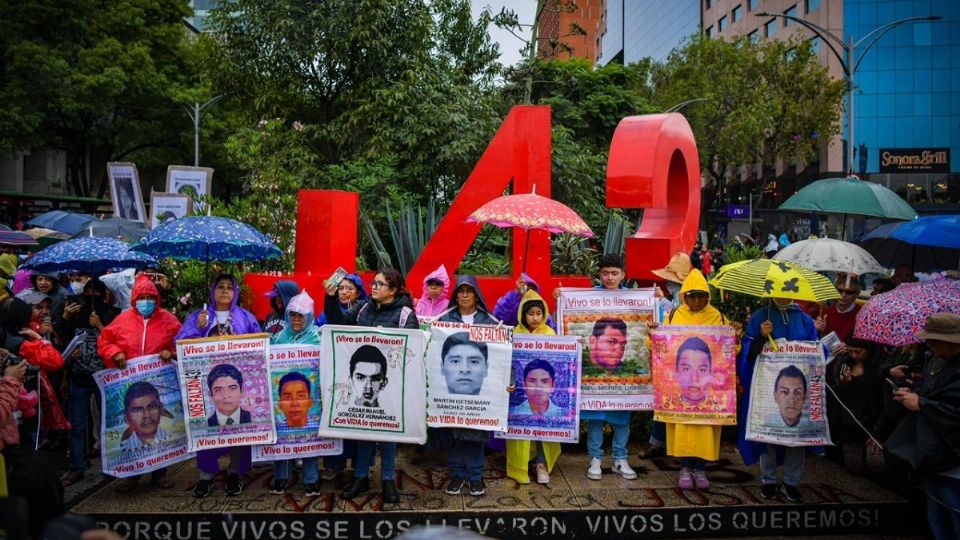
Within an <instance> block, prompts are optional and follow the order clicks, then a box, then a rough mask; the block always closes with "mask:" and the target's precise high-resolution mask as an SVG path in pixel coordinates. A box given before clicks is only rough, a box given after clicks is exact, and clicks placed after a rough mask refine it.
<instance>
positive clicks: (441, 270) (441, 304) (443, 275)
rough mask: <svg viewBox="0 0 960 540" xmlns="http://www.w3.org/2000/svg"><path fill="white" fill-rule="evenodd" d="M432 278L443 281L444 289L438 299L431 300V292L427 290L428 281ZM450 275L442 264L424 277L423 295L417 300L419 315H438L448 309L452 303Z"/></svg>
mask: <svg viewBox="0 0 960 540" xmlns="http://www.w3.org/2000/svg"><path fill="white" fill-rule="evenodd" d="M431 279H435V280H437V281H439V282H441V283H443V290H442V291H440V296H438V297H437V299H436V300H430V294H429V291H428V290H427V282H428V281H430V280H431ZM449 296H450V276H449V275H448V274H447V269H446V267H444V266H443V265H442V264H441V265H440V266H438V267H437V269H436V270H434V271H433V272H432V273H431V274H429V275H428V276H427V277H425V278H423V296H421V297H420V299H419V300H417V303H416V307H417V310H416V311H417V315H423V316H425V317H436V316H438V315H440V314H441V313H443V312H444V311H446V310H447V307H449V305H450V298H449Z"/></svg>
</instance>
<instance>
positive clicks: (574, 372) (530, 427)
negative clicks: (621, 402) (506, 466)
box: [496, 334, 581, 442]
mask: <svg viewBox="0 0 960 540" xmlns="http://www.w3.org/2000/svg"><path fill="white" fill-rule="evenodd" d="M580 355H581V347H580V339H579V338H577V337H574V336H539V335H532V334H517V335H515V336H514V339H513V378H514V380H515V381H516V386H517V388H516V389H515V390H514V392H513V394H511V395H510V411H509V413H508V423H507V432H506V433H502V434H501V433H497V434H496V436H497V437H500V438H504V439H528V440H538V441H556V442H577V440H578V439H579V437H580V408H579V407H578V403H579V400H580V361H581V356H580Z"/></svg>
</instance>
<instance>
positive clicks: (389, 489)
mask: <svg viewBox="0 0 960 540" xmlns="http://www.w3.org/2000/svg"><path fill="white" fill-rule="evenodd" d="M323 313H324V314H325V315H326V316H327V322H328V323H330V324H346V325H356V326H382V327H385V328H419V327H420V323H419V322H418V321H417V314H416V313H415V312H414V311H413V299H412V297H411V296H410V292H409V291H407V289H406V287H405V286H404V280H403V275H402V274H401V273H400V272H398V271H397V270H396V269H395V268H383V269H381V270H380V271H379V272H377V275H376V276H375V277H374V278H373V281H372V282H371V283H370V298H368V299H367V301H365V302H361V303H358V304H354V305H353V306H352V307H351V308H350V309H348V310H346V311H341V309H340V300H339V299H338V298H337V284H331V285H330V287H328V288H327V296H326V298H324V303H323ZM378 444H379V446H380V476H381V480H382V481H383V501H384V502H387V503H398V502H400V492H399V491H397V484H396V481H395V480H396V458H397V443H395V442H381V443H377V442H373V441H357V456H356V461H355V463H354V478H353V481H352V482H350V485H348V486H347V488H346V489H345V490H343V493H342V494H341V497H343V498H344V499H346V500H350V499H353V498H354V497H357V496H358V495H362V494H364V493H366V492H368V491H370V478H369V477H368V475H369V473H370V466H371V465H373V462H374V459H375V458H376V455H377V445H378Z"/></svg>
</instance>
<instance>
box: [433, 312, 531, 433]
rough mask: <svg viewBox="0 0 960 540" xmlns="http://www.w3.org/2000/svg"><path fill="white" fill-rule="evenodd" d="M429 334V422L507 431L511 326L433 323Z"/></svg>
mask: <svg viewBox="0 0 960 540" xmlns="http://www.w3.org/2000/svg"><path fill="white" fill-rule="evenodd" d="M430 333H431V340H430V346H429V348H428V349H427V425H428V426H430V427H458V428H468V429H477V430H480V431H505V430H506V429H507V406H508V402H509V393H508V392H507V386H509V385H510V382H511V377H510V364H511V360H510V358H511V355H512V354H513V329H512V328H510V327H507V326H493V325H480V324H473V325H471V324H463V323H450V322H441V321H434V322H433V324H432V326H431V329H430Z"/></svg>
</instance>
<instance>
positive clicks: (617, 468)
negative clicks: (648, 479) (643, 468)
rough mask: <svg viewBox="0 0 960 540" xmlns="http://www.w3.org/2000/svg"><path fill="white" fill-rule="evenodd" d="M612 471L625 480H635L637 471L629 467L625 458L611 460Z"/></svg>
mask: <svg viewBox="0 0 960 540" xmlns="http://www.w3.org/2000/svg"><path fill="white" fill-rule="evenodd" d="M613 472H615V473H617V474H619V475H620V476H622V477H624V478H625V479H627V480H636V478H637V472H636V471H634V470H633V469H631V468H630V465H628V464H627V460H625V459H621V460H619V461H614V462H613Z"/></svg>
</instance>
